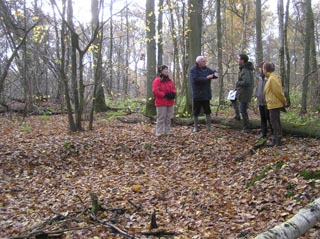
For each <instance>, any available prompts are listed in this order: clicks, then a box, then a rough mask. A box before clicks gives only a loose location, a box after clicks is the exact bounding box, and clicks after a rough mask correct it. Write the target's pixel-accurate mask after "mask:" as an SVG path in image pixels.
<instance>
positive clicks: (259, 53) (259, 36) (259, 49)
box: [256, 0, 263, 66]
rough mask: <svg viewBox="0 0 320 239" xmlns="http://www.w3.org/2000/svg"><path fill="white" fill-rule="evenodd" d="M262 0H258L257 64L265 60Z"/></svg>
mask: <svg viewBox="0 0 320 239" xmlns="http://www.w3.org/2000/svg"><path fill="white" fill-rule="evenodd" d="M261 21H262V20H261V0H256V65H257V66H258V65H259V64H260V63H261V62H262V61H263V48H262V24H261Z"/></svg>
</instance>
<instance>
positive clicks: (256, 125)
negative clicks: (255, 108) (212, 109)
mask: <svg viewBox="0 0 320 239" xmlns="http://www.w3.org/2000/svg"><path fill="white" fill-rule="evenodd" d="M173 123H174V124H175V125H190V126H191V125H192V124H193V121H192V119H191V118H175V119H174V120H173ZM199 123H200V124H204V123H205V118H204V117H200V118H199ZM212 123H213V124H217V125H223V126H226V127H228V128H231V129H238V130H240V129H242V122H241V121H238V120H234V119H233V118H221V117H212ZM260 125H261V123H260V120H256V119H251V120H250V128H251V129H260ZM281 126H282V130H283V133H284V134H288V135H293V136H298V137H312V138H320V127H314V126H306V125H296V124H292V123H288V122H281Z"/></svg>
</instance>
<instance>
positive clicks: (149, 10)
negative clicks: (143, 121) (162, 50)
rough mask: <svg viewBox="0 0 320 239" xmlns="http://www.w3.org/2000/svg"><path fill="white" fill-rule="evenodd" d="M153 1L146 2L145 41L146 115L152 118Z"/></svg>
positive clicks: (154, 21) (154, 47) (154, 52)
mask: <svg viewBox="0 0 320 239" xmlns="http://www.w3.org/2000/svg"><path fill="white" fill-rule="evenodd" d="M154 11H155V3H154V0H147V1H146V41H147V101H146V115H149V116H154V115H155V114H156V107H155V105H154V97H153V94H152V81H153V79H154V77H155V74H156V42H155V35H156V17H155V12H154Z"/></svg>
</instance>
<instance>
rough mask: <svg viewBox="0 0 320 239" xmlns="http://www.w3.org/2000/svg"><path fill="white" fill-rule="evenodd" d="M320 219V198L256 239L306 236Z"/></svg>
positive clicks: (291, 238) (289, 238)
mask: <svg viewBox="0 0 320 239" xmlns="http://www.w3.org/2000/svg"><path fill="white" fill-rule="evenodd" d="M319 219H320V198H318V199H316V200H315V201H314V202H312V203H310V204H308V205H307V206H306V207H304V208H302V209H301V210H300V211H299V212H298V213H297V214H296V215H295V216H293V217H292V218H290V219H289V220H287V221H286V222H284V223H281V224H280V225H277V226H275V227H274V228H271V229H269V230H268V231H266V232H263V233H261V234H259V235H258V236H256V237H255V238H254V239H294V238H298V237H299V236H302V235H303V234H305V233H306V232H307V231H308V230H309V229H310V228H312V227H313V226H314V225H315V224H316V223H317V222H318V221H319Z"/></svg>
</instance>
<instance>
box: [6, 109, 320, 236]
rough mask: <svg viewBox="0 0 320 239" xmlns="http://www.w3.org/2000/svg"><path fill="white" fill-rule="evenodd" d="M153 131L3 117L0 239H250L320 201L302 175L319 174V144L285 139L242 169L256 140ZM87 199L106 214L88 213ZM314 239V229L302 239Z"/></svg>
mask: <svg viewBox="0 0 320 239" xmlns="http://www.w3.org/2000/svg"><path fill="white" fill-rule="evenodd" d="M154 128H155V125H154V124H151V123H136V124H132V123H131V124H129V123H123V122H120V121H118V120H117V119H108V118H107V117H106V115H103V114H100V115H98V116H97V117H96V119H95V122H94V130H92V131H83V132H77V133H72V132H69V131H68V121H67V116H66V115H54V116H46V117H41V116H31V117H28V118H26V119H25V121H24V123H23V124H21V118H19V117H18V118H14V119H8V118H7V117H5V116H1V117H0V133H1V141H0V164H1V168H0V237H1V238H14V237H18V236H22V235H24V236H25V238H27V236H29V237H30V238H35V237H36V232H37V233H38V236H37V238H126V237H125V236H124V234H127V237H128V235H131V236H132V237H131V238H159V237H154V236H147V234H148V233H150V232H154V233H156V232H158V234H159V235H161V234H162V235H165V234H168V235H167V238H194V239H196V238H211V239H223V238H254V236H255V235H257V234H258V233H260V232H262V231H265V230H266V229H268V228H270V227H273V226H275V225H277V224H279V223H281V222H284V221H286V220H288V219H289V218H290V217H292V216H293V215H294V214H295V213H297V212H298V210H299V209H301V208H302V207H304V206H305V205H307V204H309V203H310V202H312V201H314V200H315V199H316V198H318V197H319V195H320V180H317V179H310V180H306V179H305V178H304V177H303V176H302V173H303V172H307V171H313V172H318V171H319V170H320V160H319V158H320V145H319V140H318V139H312V138H295V137H291V136H289V135H286V136H284V145H283V146H280V147H275V148H268V147H263V148H261V149H258V150H256V151H255V152H254V153H253V154H252V155H250V156H248V157H247V158H245V159H244V160H242V161H239V160H236V158H237V157H238V156H239V155H241V154H242V153H244V152H245V151H247V150H249V149H250V148H251V147H252V145H253V144H255V142H256V141H257V139H256V136H257V134H258V133H257V132H256V131H255V132H252V133H243V132H241V131H237V130H232V129H228V128H224V127H220V126H219V125H213V130H212V131H211V132H208V131H207V130H206V129H205V128H204V126H203V127H202V128H201V131H200V132H198V133H192V132H191V127H190V126H175V127H173V133H174V135H173V136H163V137H160V138H157V137H155V134H154ZM93 194H95V195H96V196H97V197H98V200H99V203H100V204H101V206H102V208H104V211H98V212H97V213H95V212H91V211H90V210H89V209H90V208H91V205H92V200H91V198H92V195H93ZM92 214H94V215H92ZM152 214H153V215H155V217H152V216H151V215H152ZM151 218H153V219H154V218H156V220H153V223H152V224H153V226H155V224H157V226H158V228H156V229H152V230H150V227H151ZM155 222H156V223H155ZM112 228H113V229H112ZM120 230H121V232H122V234H120V233H119V232H120ZM50 232H54V234H55V235H53V234H50ZM46 233H47V234H48V233H49V234H50V236H51V237H46V236H47V234H46ZM169 234H174V236H172V235H171V237H170V236H169ZM54 236H55V237H54ZM319 237H320V230H319V224H318V225H317V226H316V227H314V228H313V229H311V230H310V231H309V232H308V234H307V235H305V236H304V237H301V238H305V239H306V238H309V239H310V238H319ZM20 238H23V237H20ZM129 238H130V237H129ZM162 238H165V237H162Z"/></svg>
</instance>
